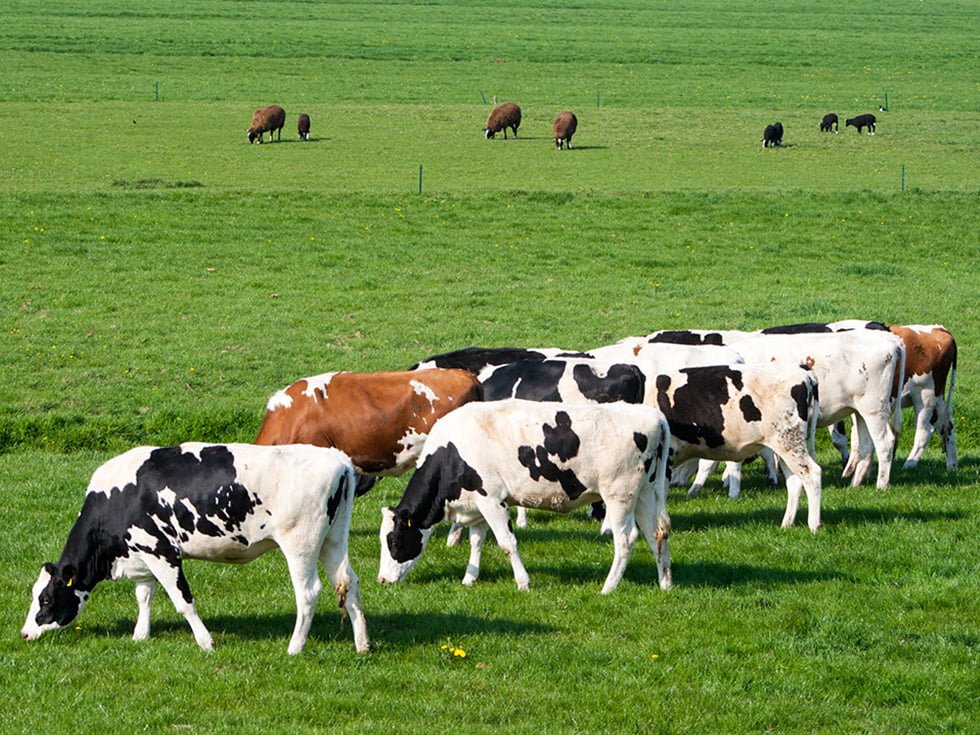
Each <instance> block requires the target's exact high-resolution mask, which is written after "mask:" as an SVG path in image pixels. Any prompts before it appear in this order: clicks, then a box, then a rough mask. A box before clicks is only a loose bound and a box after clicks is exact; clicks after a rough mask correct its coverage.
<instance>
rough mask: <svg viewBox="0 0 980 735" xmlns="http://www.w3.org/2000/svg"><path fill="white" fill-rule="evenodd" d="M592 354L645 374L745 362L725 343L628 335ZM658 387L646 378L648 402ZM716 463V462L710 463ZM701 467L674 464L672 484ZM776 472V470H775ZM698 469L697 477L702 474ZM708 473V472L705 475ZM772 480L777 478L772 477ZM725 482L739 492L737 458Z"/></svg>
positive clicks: (692, 462)
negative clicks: (631, 364)
mask: <svg viewBox="0 0 980 735" xmlns="http://www.w3.org/2000/svg"><path fill="white" fill-rule="evenodd" d="M589 354H590V355H593V356H595V357H596V358H597V359H602V360H618V361H621V362H629V363H633V364H635V365H637V366H638V367H639V368H640V369H641V370H642V371H643V372H644V374H646V375H656V374H658V373H661V372H664V371H666V370H679V369H680V368H685V367H700V366H704V365H733V364H736V363H740V362H744V360H743V359H742V356H741V355H739V354H738V351H737V350H735V348H733V347H724V346H721V345H716V344H711V343H709V344H687V343H685V342H680V343H672V342H665V341H653V340H651V339H649V338H647V337H626V338H625V339H622V340H620V341H619V342H617V343H615V344H612V345H605V346H603V347H597V348H595V349H592V350H589ZM655 390H656V387H655V386H654V385H653V384H652V382H650V381H647V396H646V397H645V400H646V402H647V403H649V404H651V405H652V404H655V402H656V398H655V396H654V397H653V398H652V399H651V398H650V395H649V394H650V392H651V391H655ZM710 464H711V465H712V467H713V465H714V463H710ZM697 468H698V462H697V461H696V460H690V461H688V462H685V463H683V464H682V465H676V464H675V465H673V466H672V467H671V472H670V484H671V485H683V484H685V483H686V482H688V481H690V480H691V478H692V476H694V472H695V470H696V469H697ZM773 472H774V471H773ZM700 476H701V473H700V472H699V474H698V477H699V478H700ZM705 477H707V475H705ZM771 480H772V482H773V484H775V483H776V481H777V478H776V477H775V476H773V477H771ZM724 484H725V485H726V486H727V487H728V488H729V495H730V496H731V497H733V498H737V497H738V496H739V492H740V487H741V464H740V463H738V462H726V463H725V476H724ZM703 485H704V480H701V481H700V484H699V482H698V479H695V481H694V484H692V485H691V487H690V489H689V490H688V497H694V496H695V495H697V494H698V493H699V492H700V490H701V487H702V486H703Z"/></svg>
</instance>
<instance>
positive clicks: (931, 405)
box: [897, 382, 936, 470]
mask: <svg viewBox="0 0 980 735" xmlns="http://www.w3.org/2000/svg"><path fill="white" fill-rule="evenodd" d="M909 397H910V399H911V401H912V411H913V415H914V416H915V439H914V440H913V442H912V451H911V452H909V456H908V459H906V460H905V464H904V465H903V469H906V470H909V469H912V468H913V467H915V466H916V465H917V464H919V460H920V459H922V454H923V453H924V452H925V450H926V445H927V444H928V443H929V439H930V438H932V432H933V425H932V416H933V412H934V411H935V410H936V392H935V390H934V389H930V388H928V387H926V386H917V385H913V384H911V382H910V385H909ZM897 410H901V409H897Z"/></svg>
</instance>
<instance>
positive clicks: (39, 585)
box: [20, 569, 58, 641]
mask: <svg viewBox="0 0 980 735" xmlns="http://www.w3.org/2000/svg"><path fill="white" fill-rule="evenodd" d="M50 581H51V575H50V574H48V572H47V571H46V570H44V569H41V573H40V574H39V575H38V578H37V581H36V582H35V583H34V587H33V589H31V609H30V610H28V611H27V620H25V621H24V627H23V628H21V629H20V634H21V635H22V636H23V637H24V638H26V639H27V640H29V641H33V640H36V639H37V638H38V637H40V635H41V634H42V633H43V632H44V631H46V630H54V629H55V628H57V627H58V624H57V623H48V624H47V625H38V624H37V614H38V612H39V611H40V610H41V602H40V597H41V593H42V592H43V591H44V588H45V587H47V586H48V582H50Z"/></svg>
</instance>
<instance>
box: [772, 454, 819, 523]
mask: <svg viewBox="0 0 980 735" xmlns="http://www.w3.org/2000/svg"><path fill="white" fill-rule="evenodd" d="M779 464H780V467H782V469H783V473H784V474H785V475H786V512H785V513H784V514H783V522H782V524H781V525H782V527H783V528H790V527H792V525H793V523H794V522H795V521H796V513H797V510H798V509H799V506H800V490H801V489H802V490H805V491H806V503H807V525H808V526H809V527H810V530H811V531H812V532H813V533H816V532H817V529H819V528H820V502H821V469H820V465H819V464H817V462H816V461H815V460H814V459H813V458H812V457H811V456H810V454H809V453H808V452H807V451H806V448H805V447H796V448H793V447H790V448H786V449H784V450H783V451H782V453H781V454H780V455H779Z"/></svg>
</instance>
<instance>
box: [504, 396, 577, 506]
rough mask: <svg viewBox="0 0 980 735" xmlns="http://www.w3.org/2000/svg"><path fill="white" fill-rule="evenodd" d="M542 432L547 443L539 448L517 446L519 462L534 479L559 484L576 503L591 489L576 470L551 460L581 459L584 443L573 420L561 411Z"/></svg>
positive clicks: (543, 427)
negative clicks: (575, 429)
mask: <svg viewBox="0 0 980 735" xmlns="http://www.w3.org/2000/svg"><path fill="white" fill-rule="evenodd" d="M541 429H542V432H543V433H544V444H539V445H538V446H536V447H532V446H528V445H526V444H525V445H522V446H520V447H518V448H517V459H518V461H519V462H520V463H521V464H522V465H524V466H525V467H527V469H528V470H529V472H530V475H531V479H532V480H535V481H537V480H539V479H541V478H544V479H545V480H549V481H551V482H557V483H558V484H559V485H561V489H562V491H564V493H565V495H567V496H568V497H569V499H571V500H575V499H576V498H577V497H578V496H579V495H581V494H582V493H584V492H585V491H586V490H587V489H588V488H587V487H586V486H585V485H583V484H582V482H581V481H580V480H579V479H578V477H577V476H576V475H575V472H574V471H573V470H571V469H568V468H561V467H559V466H558V465H557V464H555V462H554V460H552V457H557V458H558V459H559V460H560V461H562V462H567V461H568V460H570V459H571V458H572V457H576V456H578V450H579V448H580V446H581V440H580V439H579V437H578V434H576V433H575V431H574V430H573V429H572V419H571V417H570V416H569V415H568V414H567V413H566V412H565V411H558V412H557V413H556V414H555V425H554V426H549V425H548V424H544V425H543V426H542V427H541Z"/></svg>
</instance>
